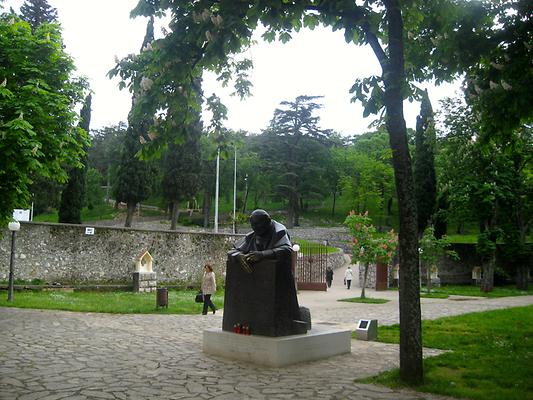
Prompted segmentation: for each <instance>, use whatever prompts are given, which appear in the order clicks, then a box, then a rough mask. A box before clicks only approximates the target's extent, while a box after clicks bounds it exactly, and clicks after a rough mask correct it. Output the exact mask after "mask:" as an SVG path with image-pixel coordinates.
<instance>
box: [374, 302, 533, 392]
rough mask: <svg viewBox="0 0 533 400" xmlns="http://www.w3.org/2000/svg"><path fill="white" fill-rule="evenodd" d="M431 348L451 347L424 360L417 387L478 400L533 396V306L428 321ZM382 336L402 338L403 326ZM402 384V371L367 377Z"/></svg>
mask: <svg viewBox="0 0 533 400" xmlns="http://www.w3.org/2000/svg"><path fill="white" fill-rule="evenodd" d="M422 332H423V345H424V346H425V347H431V348H438V349H445V350H451V351H450V352H447V353H445V354H442V355H440V356H437V357H430V358H428V359H425V360H424V372H425V378H424V383H423V384H422V385H420V386H417V387H416V388H414V389H416V390H418V391H423V392H429V393H437V394H442V395H447V396H454V397H461V398H469V399H476V400H526V399H529V400H531V399H533V306H527V307H517V308H509V309H504V310H495V311H487V312H480V313H471V314H465V315H461V316H457V317H447V318H440V319H438V320H433V321H422ZM378 340H380V341H383V342H388V343H398V342H399V326H398V325H394V326H380V327H379V331H378ZM364 382H366V383H374V384H380V385H385V386H389V387H401V386H402V385H401V384H400V382H399V372H398V370H393V371H390V372H386V373H383V374H381V375H378V376H377V377H373V378H369V379H365V380H364Z"/></svg>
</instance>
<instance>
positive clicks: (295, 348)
mask: <svg viewBox="0 0 533 400" xmlns="http://www.w3.org/2000/svg"><path fill="white" fill-rule="evenodd" d="M203 351H204V353H207V354H212V355H214V356H220V357H224V358H228V359H231V360H238V361H246V362H249V363H253V364H259V365H266V366H268V367H283V366H286V365H291V364H296V363H299V362H304V361H313V360H320V359H323V358H327V357H331V356H335V355H338V354H345V353H350V351H351V332H350V331H349V330H341V329H333V328H331V327H330V326H325V325H317V324H315V325H313V329H311V330H310V331H309V332H308V333H307V334H305V335H292V336H282V337H268V336H257V335H249V336H246V335H240V334H237V333H233V332H226V331H223V330H222V329H218V328H215V329H206V330H204V337H203Z"/></svg>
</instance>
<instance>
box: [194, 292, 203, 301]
mask: <svg viewBox="0 0 533 400" xmlns="http://www.w3.org/2000/svg"><path fill="white" fill-rule="evenodd" d="M194 301H195V302H197V303H203V302H204V295H203V294H202V292H198V293H197V294H196V296H195V297H194Z"/></svg>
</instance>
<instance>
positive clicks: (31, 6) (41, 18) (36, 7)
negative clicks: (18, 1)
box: [20, 0, 58, 32]
mask: <svg viewBox="0 0 533 400" xmlns="http://www.w3.org/2000/svg"><path fill="white" fill-rule="evenodd" d="M20 17H21V18H22V19H23V20H24V21H26V22H28V23H29V24H30V26H31V30H32V32H35V30H36V29H37V28H38V27H39V25H41V24H45V23H51V22H57V19H58V18H57V10H56V9H55V8H53V7H51V6H50V4H48V2H47V1H46V0H26V1H25V2H24V4H23V5H22V6H21V7H20Z"/></svg>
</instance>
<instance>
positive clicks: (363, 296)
mask: <svg viewBox="0 0 533 400" xmlns="http://www.w3.org/2000/svg"><path fill="white" fill-rule="evenodd" d="M369 267H370V265H369V263H365V272H364V273H363V287H362V289H361V298H362V299H365V298H366V297H365V289H366V280H367V278H368V268H369Z"/></svg>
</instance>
